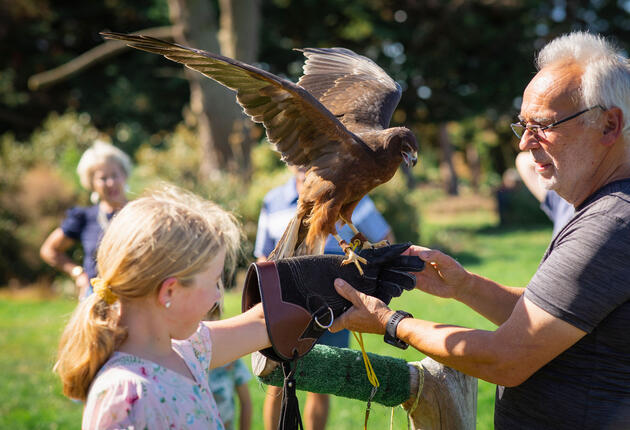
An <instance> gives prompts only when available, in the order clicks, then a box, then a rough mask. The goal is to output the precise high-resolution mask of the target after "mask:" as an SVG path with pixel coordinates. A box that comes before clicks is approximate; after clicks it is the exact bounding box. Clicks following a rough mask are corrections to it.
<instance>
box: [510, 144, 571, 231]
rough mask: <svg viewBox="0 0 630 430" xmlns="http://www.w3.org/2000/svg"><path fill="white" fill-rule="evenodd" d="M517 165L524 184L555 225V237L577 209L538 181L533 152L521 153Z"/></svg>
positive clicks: (517, 158) (517, 157)
mask: <svg viewBox="0 0 630 430" xmlns="http://www.w3.org/2000/svg"><path fill="white" fill-rule="evenodd" d="M515 164H516V170H517V171H518V174H519V175H520V177H521V179H522V180H523V183H524V184H525V186H526V187H527V189H528V190H529V191H530V192H531V193H532V195H533V196H534V197H536V199H537V200H538V201H539V202H540V208H541V209H542V210H543V212H544V213H546V214H547V216H548V217H549V219H550V220H551V222H552V223H553V236H555V235H556V234H557V233H558V232H559V231H560V230H562V227H564V226H565V225H566V224H567V222H569V220H570V219H571V218H573V215H574V214H575V208H574V207H573V205H572V204H570V203H569V202H567V201H566V200H565V199H563V198H562V197H560V196H559V195H558V193H556V192H555V191H554V190H547V189H546V188H545V187H544V186H543V184H542V183H541V182H540V180H539V179H538V174H537V173H536V163H535V162H534V157H533V156H532V153H531V152H521V153H519V154H518V155H517V156H516V161H515Z"/></svg>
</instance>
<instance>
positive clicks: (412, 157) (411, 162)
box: [402, 151, 418, 167]
mask: <svg viewBox="0 0 630 430" xmlns="http://www.w3.org/2000/svg"><path fill="white" fill-rule="evenodd" d="M402 157H403V161H404V162H405V164H406V165H407V167H413V166H415V165H416V163H417V162H418V153H417V152H416V151H413V152H411V151H403V152H402Z"/></svg>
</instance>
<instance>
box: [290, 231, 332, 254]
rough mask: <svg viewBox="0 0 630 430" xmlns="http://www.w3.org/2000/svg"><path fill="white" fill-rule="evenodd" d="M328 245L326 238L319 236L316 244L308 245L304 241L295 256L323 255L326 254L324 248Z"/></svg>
mask: <svg viewBox="0 0 630 430" xmlns="http://www.w3.org/2000/svg"><path fill="white" fill-rule="evenodd" d="M325 245H326V237H323V238H322V237H320V236H318V237H317V238H315V243H313V244H312V245H308V244H307V241H306V240H304V241H302V243H300V244H299V245H298V247H297V249H296V250H295V253H294V255H296V256H298V255H322V254H323V253H324V246H325Z"/></svg>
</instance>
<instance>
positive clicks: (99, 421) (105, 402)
mask: <svg viewBox="0 0 630 430" xmlns="http://www.w3.org/2000/svg"><path fill="white" fill-rule="evenodd" d="M173 349H174V350H175V351H177V353H178V354H179V355H180V356H181V357H182V358H183V359H184V361H185V362H186V364H187V365H188V368H189V369H190V372H191V373H192V374H193V376H194V377H195V379H194V380H192V379H190V378H187V377H185V376H183V375H181V374H179V373H177V372H174V371H172V370H170V369H167V368H165V367H162V366H160V365H159V364H156V363H153V362H151V361H149V360H144V359H142V358H140V357H136V356H134V355H130V354H126V353H122V352H115V353H114V354H113V355H112V356H111V357H110V359H109V360H108V361H107V363H105V365H104V366H103V367H102V368H101V370H100V371H99V373H98V374H97V376H96V378H95V379H94V382H93V383H92V386H91V387H90V392H89V394H88V398H87V402H86V406H85V410H84V412H83V428H84V429H136V430H139V429H177V430H180V429H181V430H184V429H189V430H194V429H204V430H205V429H216V430H223V429H224V427H223V423H222V422H221V419H220V418H219V412H218V410H217V406H216V404H215V402H214V398H213V397H212V393H211V391H210V387H209V386H208V373H209V365H210V359H211V354H212V342H211V340H210V330H209V329H208V328H207V327H206V326H205V325H203V324H200V325H199V329H198V330H197V332H196V333H195V334H194V335H193V336H192V337H190V338H189V339H187V340H185V341H173Z"/></svg>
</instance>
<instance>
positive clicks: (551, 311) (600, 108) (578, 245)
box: [332, 32, 630, 429]
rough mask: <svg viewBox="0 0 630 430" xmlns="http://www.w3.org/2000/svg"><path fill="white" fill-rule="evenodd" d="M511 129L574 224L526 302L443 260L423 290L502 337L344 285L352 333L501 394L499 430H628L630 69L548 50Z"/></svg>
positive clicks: (601, 55) (578, 51)
mask: <svg viewBox="0 0 630 430" xmlns="http://www.w3.org/2000/svg"><path fill="white" fill-rule="evenodd" d="M537 64H538V73H537V74H536V75H535V76H534V78H533V79H532V80H531V82H530V83H529V85H528V86H527V88H526V89H525V92H524V94H523V104H522V106H521V112H520V115H519V122H517V123H515V124H512V128H513V130H514V132H515V133H516V134H517V136H518V137H519V139H520V149H521V150H522V151H529V152H531V155H532V157H533V159H534V162H535V169H536V172H537V174H538V176H539V181H540V182H541V184H542V185H543V186H544V187H545V188H546V189H547V190H554V191H555V192H557V193H558V195H560V196H561V197H562V198H564V199H565V200H567V201H568V202H569V203H571V204H572V205H573V206H574V207H575V210H576V213H575V216H574V217H573V218H572V219H571V220H570V221H569V222H568V223H567V224H566V225H565V226H564V227H563V228H562V229H561V230H560V231H559V232H558V233H557V234H556V235H555V236H554V238H553V239H552V241H551V243H550V245H549V248H548V249H547V251H546V252H545V255H544V256H543V258H542V261H541V263H540V266H539V267H538V270H537V272H536V273H535V274H534V276H533V277H532V279H531V280H530V282H529V283H528V285H527V287H526V288H525V289H523V288H515V287H507V286H503V285H500V284H498V283H496V282H493V281H491V280H489V279H486V278H483V277H481V276H478V275H475V274H473V273H470V272H468V271H466V270H465V269H464V268H463V267H462V266H460V265H459V264H458V263H457V262H456V261H455V260H454V259H452V258H451V257H448V256H446V255H445V254H443V253H441V252H440V251H437V250H429V249H426V248H421V247H414V248H413V249H412V251H411V253H412V254H413V255H418V256H420V257H421V258H422V259H423V260H425V261H427V262H429V263H430V264H428V265H427V266H426V269H425V270H424V271H423V272H420V273H417V274H416V275H417V285H416V287H417V288H418V289H420V290H422V291H424V292H427V293H430V294H434V295H437V296H441V297H446V298H454V299H456V300H458V301H460V302H462V303H464V304H466V305H468V306H469V307H470V308H472V309H473V310H475V311H477V312H478V313H480V314H481V315H483V316H484V317H486V318H487V319H489V320H490V321H492V322H494V323H495V324H496V325H497V326H498V328H497V329H496V330H495V331H486V330H475V329H468V328H462V327H457V326H452V325H445V324H436V323H433V322H430V321H423V320H420V319H414V318H413V317H410V316H409V315H408V314H406V313H404V312H401V311H396V312H394V311H392V310H390V309H389V308H387V307H386V306H385V305H384V304H383V303H382V302H380V301H379V300H377V299H375V298H372V297H368V296H365V295H363V294H361V293H359V292H358V291H356V290H354V289H353V288H351V287H350V286H349V285H348V284H347V283H345V282H343V281H341V280H336V281H335V285H336V287H337V290H338V291H339V293H340V294H342V295H343V296H345V297H346V298H348V299H349V300H351V301H352V303H353V308H351V309H350V310H349V311H348V312H347V313H345V314H344V315H342V316H341V317H340V318H339V319H338V321H336V322H335V325H334V326H333V327H332V329H333V330H337V329H340V328H342V327H345V328H349V329H351V330H359V331H363V332H372V333H381V334H383V333H384V334H385V340H386V341H388V342H389V343H393V344H396V343H397V344H399V345H401V346H403V347H404V346H405V344H410V345H412V346H413V347H415V348H416V349H418V350H419V351H421V352H423V353H425V354H426V355H428V356H431V357H432V358H434V359H435V360H437V361H440V362H442V363H444V364H446V365H448V366H450V367H452V368H455V369H458V370H460V371H462V372H464V373H466V374H469V375H472V376H476V377H479V378H481V379H484V380H486V381H489V382H492V383H495V384H497V385H498V388H497V395H496V403H495V428H496V429H521V428H525V429H565V428H566V429H621V428H626V429H627V428H630V149H629V146H630V63H629V62H628V59H627V58H624V57H623V56H622V54H621V53H620V51H618V50H616V49H615V48H613V47H612V46H611V45H610V44H609V43H608V42H607V41H606V40H604V39H603V38H602V37H599V36H596V35H593V34H589V33H582V32H575V33H571V34H569V35H565V36H562V37H559V38H557V39H555V40H553V41H551V42H550V43H549V44H548V45H547V46H545V48H544V49H543V50H542V51H541V52H540V54H539V56H538V62H537Z"/></svg>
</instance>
